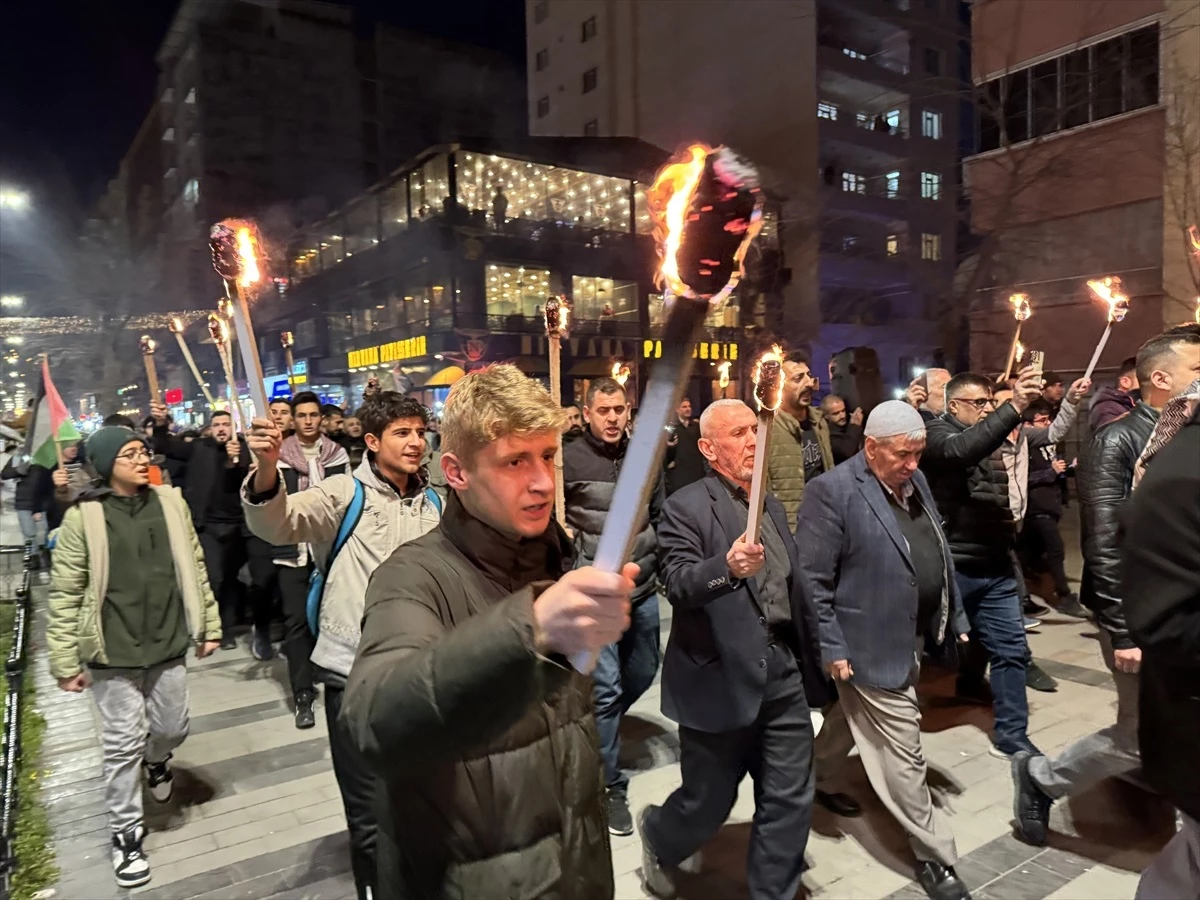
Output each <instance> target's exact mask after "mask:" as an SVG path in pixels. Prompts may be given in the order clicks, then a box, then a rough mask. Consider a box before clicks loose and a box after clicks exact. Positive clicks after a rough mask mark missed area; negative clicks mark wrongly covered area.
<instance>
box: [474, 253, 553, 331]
mask: <svg viewBox="0 0 1200 900" xmlns="http://www.w3.org/2000/svg"><path fill="white" fill-rule="evenodd" d="M484 275H485V278H486V280H485V282H484V297H485V298H486V300H487V314H488V315H489V316H523V317H525V318H534V317H535V316H540V315H541V312H542V304H543V303H545V302H546V295H547V294H548V293H549V292H550V271H549V270H548V269H537V268H533V267H526V266H513V265H508V266H506V265H498V264H495V263H493V264H491V265H489V266H488V267H487V271H486V272H485V273H484Z"/></svg>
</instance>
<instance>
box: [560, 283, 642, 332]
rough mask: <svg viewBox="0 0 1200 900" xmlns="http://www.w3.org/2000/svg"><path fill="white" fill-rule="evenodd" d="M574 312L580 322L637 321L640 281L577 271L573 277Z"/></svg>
mask: <svg viewBox="0 0 1200 900" xmlns="http://www.w3.org/2000/svg"><path fill="white" fill-rule="evenodd" d="M571 302H572V303H573V304H574V306H573V308H572V312H571V315H572V317H573V318H575V319H578V320H579V321H581V322H586V321H601V322H606V321H618V322H636V321H637V318H638V291H637V284H636V283H635V282H632V281H613V280H612V279H611V278H591V277H584V276H579V275H574V276H572V278H571Z"/></svg>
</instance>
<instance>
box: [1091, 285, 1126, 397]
mask: <svg viewBox="0 0 1200 900" xmlns="http://www.w3.org/2000/svg"><path fill="white" fill-rule="evenodd" d="M1088 287H1089V288H1090V289H1091V291H1092V293H1093V294H1095V295H1096V296H1097V297H1099V298H1100V299H1101V300H1103V301H1104V302H1105V303H1107V304H1108V325H1107V326H1105V329H1104V334H1102V335H1100V343H1098V344H1097V345H1096V352H1095V353H1093V354H1092V360H1091V362H1089V363H1088V366H1087V371H1085V372H1084V373H1083V377H1084V378H1086V379H1088V380H1089V381H1090V380H1091V377H1092V370H1093V369H1095V368H1096V363H1097V362H1099V361H1100V354H1101V353H1103V352H1104V345H1105V344H1107V343H1108V336H1109V335H1110V334H1112V327H1113V323H1114V322H1120V321H1121V320H1122V319H1124V318H1125V316H1126V314H1128V312H1129V298H1128V297H1127V296H1125V294H1124V293H1123V292H1122V290H1121V279H1120V278H1118V277H1117V276H1116V275H1108V276H1106V277H1104V278H1100V279H1097V280H1094V281H1089V282H1088Z"/></svg>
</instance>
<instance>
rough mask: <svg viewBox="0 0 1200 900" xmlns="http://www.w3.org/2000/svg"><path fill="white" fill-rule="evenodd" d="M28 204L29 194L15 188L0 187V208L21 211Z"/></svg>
mask: <svg viewBox="0 0 1200 900" xmlns="http://www.w3.org/2000/svg"><path fill="white" fill-rule="evenodd" d="M28 206H29V194H27V193H26V192H25V191H19V190H17V189H16V188H10V187H0V209H12V210H16V211H18V212H19V211H21V210H23V209H25V208H27V207H28Z"/></svg>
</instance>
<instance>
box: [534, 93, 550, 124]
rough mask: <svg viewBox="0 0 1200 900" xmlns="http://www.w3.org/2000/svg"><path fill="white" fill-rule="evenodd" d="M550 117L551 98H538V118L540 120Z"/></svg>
mask: <svg viewBox="0 0 1200 900" xmlns="http://www.w3.org/2000/svg"><path fill="white" fill-rule="evenodd" d="M548 115H550V98H549V97H538V103H537V117H538V118H539V119H544V118H546V116H548Z"/></svg>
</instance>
